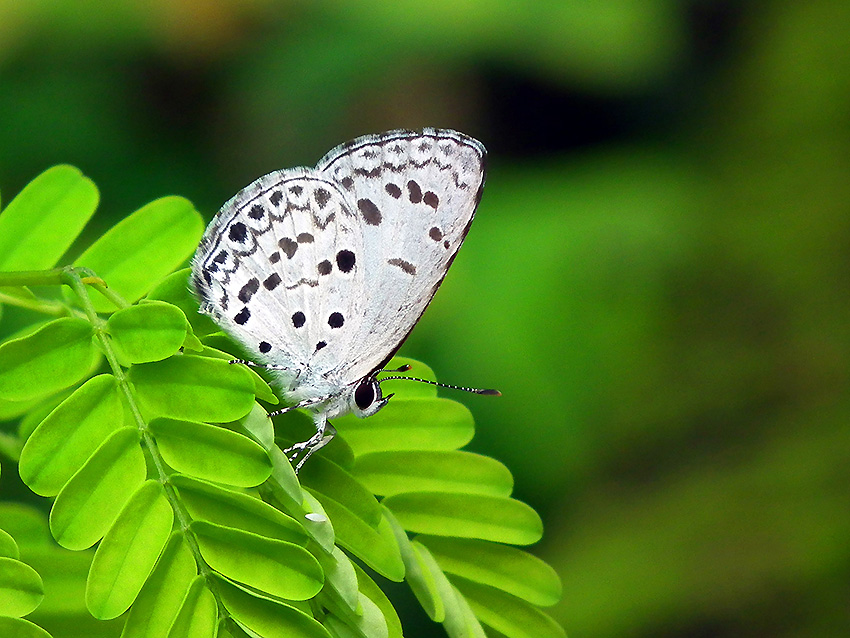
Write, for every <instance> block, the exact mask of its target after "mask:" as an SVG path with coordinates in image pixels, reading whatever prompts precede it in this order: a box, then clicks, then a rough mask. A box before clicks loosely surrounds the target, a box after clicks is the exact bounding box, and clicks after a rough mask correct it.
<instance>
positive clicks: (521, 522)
mask: <svg viewBox="0 0 850 638" xmlns="http://www.w3.org/2000/svg"><path fill="white" fill-rule="evenodd" d="M383 503H384V505H386V506H387V507H388V508H389V509H390V510H392V512H393V514H394V515H395V516H396V518H397V519H398V520H399V522H400V523H401V525H402V527H404V529H406V530H408V531H411V532H416V533H419V534H432V535H434V536H458V537H461V538H480V539H483V540H489V541H494V542H497V543H510V544H512V545H530V544H531V543H536V542H537V541H538V540H540V537H541V536H542V535H543V522H542V521H541V520H540V516H539V515H538V514H537V512H535V511H534V510H533V509H532V508H531V507H529V506H528V505H526V504H525V503H522V502H520V501H517V500H515V499H512V498H504V497H498V496H483V495H480V494H451V493H447V492H412V493H409V494H396V495H394V496H388V497H387V498H385V499H384V501H383Z"/></svg>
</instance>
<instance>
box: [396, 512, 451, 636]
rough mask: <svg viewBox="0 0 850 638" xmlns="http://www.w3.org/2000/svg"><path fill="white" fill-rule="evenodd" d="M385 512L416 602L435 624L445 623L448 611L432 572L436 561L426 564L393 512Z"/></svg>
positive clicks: (405, 578)
mask: <svg viewBox="0 0 850 638" xmlns="http://www.w3.org/2000/svg"><path fill="white" fill-rule="evenodd" d="M383 511H384V516H386V518H387V521H389V523H390V525H391V526H392V530H393V534H395V538H396V542H398V547H399V550H400V552H401V558H402V560H403V561H404V580H405V581H406V582H407V584H408V586H410V590H411V591H412V592H413V595H414V596H416V600H418V601H419V604H420V605H421V606H422V609H423V610H424V611H425V613H426V614H428V617H429V618H430V619H431V620H433V621H434V622H443V620H444V619H445V617H446V610H445V608H444V607H443V601H442V599H441V598H440V596H439V592H438V591H437V586H436V583H435V582H434V577H433V575H432V573H431V570H432V569H433V568H434V567H436V561H434V560H433V558H431V559H430V560H431V562H430V563H426V562H425V559H424V558H423V557H422V554H421V553H420V552H419V550H418V549H417V544H416V543H411V542H410V539H409V538H408V537H407V533H406V532H405V531H404V530H403V529H402V527H401V525H400V524H399V522H398V521H397V520H396V519H395V516H393V515H392V512H390V511H389V510H388V509H387V508H386V507H384V508H383ZM426 552H427V550H426ZM429 558H430V555H429Z"/></svg>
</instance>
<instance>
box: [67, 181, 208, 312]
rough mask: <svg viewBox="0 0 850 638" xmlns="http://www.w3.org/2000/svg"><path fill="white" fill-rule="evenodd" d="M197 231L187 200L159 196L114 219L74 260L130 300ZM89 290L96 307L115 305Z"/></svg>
mask: <svg viewBox="0 0 850 638" xmlns="http://www.w3.org/2000/svg"><path fill="white" fill-rule="evenodd" d="M203 230H204V225H203V220H202V219H201V216H200V214H199V213H198V212H197V211H196V210H195V207H194V206H192V203H191V202H189V201H188V200H186V199H184V198H182V197H173V196H171V197H162V198H160V199H157V200H155V201H153V202H151V203H149V204H146V205H145V206H143V207H142V208H140V209H139V210H137V211H135V212H134V213H132V214H131V215H129V216H128V217H125V218H124V219H122V220H121V221H120V222H118V223H117V224H115V226H113V227H112V228H110V229H109V230H108V231H106V233H105V234H104V235H103V236H101V237H100V238H99V239H98V240H97V241H95V242H94V243H93V244H92V245H91V246H89V247H88V249H86V251H85V252H84V253H83V254H82V255H80V257H79V259H77V261H76V262H74V265H75V266H85V267H87V268H91V269H92V270H93V271H94V272H95V273H97V275H98V276H99V277H101V278H102V279H103V280H104V281H106V282H108V283H109V287H110V288H111V289H113V290H114V291H115V292H116V293H118V294H119V295H121V296H122V297H123V298H124V299H126V300H127V301H128V302H130V303H133V302H134V301H137V300H138V299H141V298H142V296H144V294H145V293H147V292H148V291H149V290H150V289H151V288H152V287H153V286H154V284H156V283H158V282H159V281H160V280H161V279H163V278H164V277H165V276H166V275H168V274H169V273H171V272H172V271H173V270H174V269H175V268H177V267H178V266H180V265H181V264H182V263H183V262H184V261H186V259H188V258H189V257H190V256H191V255H192V253H193V252H194V250H195V248H197V246H198V240H199V239H200V238H201V234H202V233H203ZM90 294H91V298H92V303H93V304H94V307H95V309H96V310H97V311H98V312H111V311H113V310H115V307H114V306H113V304H112V302H110V301H109V300H107V299H106V298H105V297H103V296H102V295H101V294H100V293H98V292H97V291H94V290H92V291H91V292H90Z"/></svg>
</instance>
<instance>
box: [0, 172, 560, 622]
mask: <svg viewBox="0 0 850 638" xmlns="http://www.w3.org/2000/svg"><path fill="white" fill-rule="evenodd" d="M97 201H98V194H97V190H96V188H95V186H94V185H93V184H92V183H91V181H89V180H88V179H87V178H85V177H84V176H83V175H82V174H81V173H80V172H79V171H78V170H76V169H74V168H72V167H69V166H57V167H54V168H51V169H49V170H48V171H46V172H45V173H43V174H42V175H40V176H39V177H37V178H36V179H35V180H34V181H33V182H32V183H30V184H29V185H28V186H27V187H26V188H25V189H24V190H23V191H22V192H21V193H20V194H19V195H18V196H17V197H16V198H15V199H14V200H13V201H12V202H11V203H10V204H9V205H8V207H7V208H6V209H5V210H4V211H3V212H2V214H0V304H5V305H9V306H18V307H23V308H28V309H30V310H34V311H36V312H37V313H39V314H38V316H42V317H44V318H45V319H44V320H43V321H38V322H34V323H32V324H31V325H27V326H26V327H25V328H23V329H22V330H20V331H19V332H18V333H16V334H14V335H11V336H10V337H9V338H7V339H6V340H5V341H3V342H2V344H0V421H6V422H9V423H12V422H17V423H18V424H19V425H18V428H17V431H9V430H8V429H7V431H6V432H5V433H0V434H2V437H3V438H2V439H0V452H3V453H5V456H6V457H8V458H9V459H10V460H12V461H18V470H19V474H20V478H21V479H22V480H23V482H24V483H25V484H26V485H27V486H28V487H29V489H31V490H32V491H33V492H34V493H35V494H38V495H40V496H43V497H48V498H50V499H53V500H52V505H51V508H50V515H49V520H48V523H49V530H50V535H51V536H52V538H53V539H55V542H56V543H58V545H59V546H61V547H62V548H65V549H64V550H62V549H60V548H58V547H56V546H55V545H52V544H51V545H50V546H49V547H48V546H47V540H46V539H43V540H40V541H39V542H38V544H37V547H38V549H37V551H36V550H35V549H34V550H33V556H34V557H36V558H35V560H36V562H37V561H38V557H41V560H42V565H41V569H42V571H44V570H47V572H49V571H50V570H51V568H52V565H51V563H58V564H59V565H62V561H63V560H65V559H67V558H68V556H69V555H71V556H76V555H79V556H81V557H82V561H83V566H84V568H85V569H87V576H86V578H85V586H84V590H82V588H80V590H79V591H77V592H76V593H77V597H78V598H84V601H83V600H72V601H67V604H68V609H79V608H81V607H82V605H83V603H84V604H85V607H86V608H87V609H88V612H89V613H90V614H91V615H92V616H93V617H94V618H95V619H99V620H102V621H109V620H110V619H116V618H119V617H121V618H120V619H119V620H118V621H116V622H119V623H122V627H123V629H122V633H121V635H122V636H123V637H125V638H142V637H149V638H163V637H169V638H183V637H193V638H194V637H198V638H202V637H203V638H208V637H209V638H211V637H213V636H216V635H219V636H226V635H229V636H233V637H234V638H236V637H243V636H251V637H256V636H260V637H262V638H277V637H281V638H283V637H286V638H329V637H338V638H347V637H353V636H359V637H361V638H390V637H393V638H397V637H400V636H402V623H401V621H400V620H399V618H398V616H397V614H396V611H395V609H394V607H393V605H392V603H391V602H390V601H389V600H388V598H387V597H386V596H385V594H384V593H383V591H382V589H381V587H380V586H379V584H378V582H377V581H378V580H380V578H385V579H388V580H390V581H398V582H400V581H406V582H407V583H408V584H409V586H410V588H411V589H412V591H413V593H414V594H415V596H416V598H417V599H418V600H419V602H420V603H421V605H422V607H423V609H424V610H425V612H426V613H427V614H428V616H430V617H431V618H432V619H433V620H434V621H436V622H439V623H442V624H443V626H444V627H445V631H446V633H447V634H448V635H449V636H450V637H451V638H461V637H470V638H477V637H480V636H485V635H486V633H485V630H484V629H483V628H482V624H483V625H486V626H488V627H490V628H492V629H494V630H496V632H499V633H500V634H504V635H506V636H509V637H511V638H548V637H550V636H551V637H557V636H563V631H562V630H561V628H560V627H559V626H557V625H556V624H555V623H554V622H553V621H552V620H551V619H550V618H549V617H548V616H547V615H546V614H544V613H543V612H542V611H540V609H539V607H540V606H547V605H551V604H554V603H555V602H556V601H557V599H558V597H559V596H560V583H559V581H558V578H557V576H556V575H555V573H554V572H553V570H552V569H551V568H550V567H548V566H547V565H546V564H545V563H543V562H542V561H540V560H539V559H537V558H535V557H533V556H532V555H530V554H528V553H526V552H524V551H522V550H520V549H518V548H516V547H515V546H516V545H528V544H530V543H534V542H536V541H537V540H539V538H540V537H541V534H542V524H541V521H540V518H539V517H538V515H537V514H536V513H535V512H534V511H533V510H532V509H531V508H530V507H528V506H527V505H525V504H523V503H521V502H519V501H517V500H515V499H512V498H511V497H510V494H511V491H512V487H513V479H512V477H511V475H510V472H509V471H508V470H507V468H505V467H504V466H503V465H501V464H500V463H498V462H497V461H494V460H493V459H489V458H486V457H483V456H479V455H476V454H472V453H469V452H464V451H461V450H460V448H461V447H463V446H464V445H466V444H467V443H468V442H469V441H470V439H471V438H472V435H473V429H474V424H473V420H472V416H471V415H470V413H469V411H468V410H467V409H466V408H464V406H463V405H461V404H459V403H456V402H454V401H451V400H448V399H444V398H440V397H438V396H437V395H436V389H435V388H433V387H432V386H426V385H424V384H423V385H421V386H420V385H415V384H403V385H401V384H400V382H398V381H390V382H387V386H390V385H393V384H395V387H387V388H386V391H387V392H393V391H395V392H397V394H398V396H396V398H394V399H393V400H392V401H391V402H390V403H389V405H388V406H387V407H386V408H385V409H384V410H383V411H381V412H380V413H378V414H377V415H375V416H373V417H370V418H368V419H364V420H358V419H356V418H353V417H351V416H349V417H344V418H341V419H338V420H337V421H336V422H335V425H336V426H337V428H338V429H339V432H340V434H339V436H338V437H337V439H336V440H335V441H334V443H333V444H332V445H331V446H328V447H327V448H325V449H324V450H322V453H321V454H318V455H316V456H315V457H314V458H312V459H311V460H310V462H309V463H307V464H306V466H305V468H304V471H303V472H302V474H301V475H300V476H299V477H296V475H295V473H294V472H293V470H292V467H291V465H290V463H289V462H288V461H287V459H286V458H285V456H284V455H283V453H282V452H281V448H282V447H285V446H286V445H287V444H288V443H289V442H291V441H292V440H295V439H297V438H298V437H299V436H301V435H307V434H309V430H310V429H311V428H312V421H311V420H310V419H309V418H307V417H306V416H305V415H303V414H300V413H297V412H295V413H288V414H286V415H284V416H282V417H279V418H278V419H277V420H276V422H275V423H272V421H271V419H269V417H268V414H267V410H266V407H265V406H267V405H274V404H276V403H277V399H276V397H275V395H274V393H273V392H272V390H271V388H270V387H269V386H268V384H267V383H266V380H264V379H263V378H262V377H261V376H260V375H259V374H257V373H256V372H255V371H254V370H253V369H250V368H247V367H244V366H238V365H230V364H229V363H228V361H229V360H230V359H232V358H234V356H238V355H239V354H240V353H239V352H238V347H237V346H236V344H233V343H232V342H231V341H230V340H229V339H228V338H227V337H226V336H225V335H224V334H222V333H221V332H220V331H219V330H218V328H217V326H215V325H214V324H213V323H211V322H210V321H209V320H208V319H207V318H206V317H203V316H201V315H199V314H198V313H197V303H196V302H195V300H194V299H193V298H192V296H191V294H190V293H189V288H188V284H187V275H188V272H187V270H185V269H184V270H175V269H177V268H179V267H180V266H181V265H182V264H184V263H185V262H186V260H187V259H188V258H189V256H190V255H191V254H192V252H193V251H194V249H195V246H196V245H197V242H198V240H199V238H200V235H201V232H202V230H203V223H202V220H201V217H200V215H199V214H198V213H197V211H195V210H194V208H193V207H192V205H191V204H190V203H189V202H188V201H186V200H184V199H182V198H178V197H166V198H162V199H159V200H156V201H154V202H152V203H150V204H148V205H146V206H144V207H143V208H141V209H139V210H138V211H136V212H134V213H132V214H131V215H129V216H128V217H127V218H125V219H124V220H122V221H121V222H119V223H118V224H116V225H115V226H114V227H113V228H111V229H110V230H109V231H107V232H106V233H105V234H104V235H103V236H101V237H100V238H98V239H97V240H96V241H94V242H93V243H92V244H91V245H90V246H88V248H86V250H85V251H84V252H83V253H82V254H81V255H80V256H79V258H77V259H76V260H75V261H74V263H73V264H72V265H70V266H67V267H63V268H53V267H54V265H55V264H56V263H57V261H58V260H59V259H60V258H61V257H62V256H63V255H64V254H65V253H66V252H67V250H68V249H69V248H70V246H71V245H72V243H73V242H74V240H75V239H76V238H77V236H78V234H79V233H80V232H81V230H82V229H83V227H84V226H85V224H86V222H87V221H88V219H89V218H90V217H91V215H92V214H93V213H94V210H95V208H96V206H97ZM51 268H52V270H51ZM37 286H38V287H37ZM45 286H46V287H47V288H45ZM50 286H53V288H51V287H50ZM59 286H62V287H63V293H62V294H61V295H56V294H44V293H43V291H45V290H46V291H48V292H49V291H51V290H56V289H57V288H58V287H59ZM0 307H2V305H0ZM403 363H411V364H412V365H413V366H414V368H415V371H416V373H417V374H419V375H420V376H422V377H423V378H428V379H433V374H432V372H431V371H430V370H429V369H428V368H427V367H426V366H424V365H423V364H420V363H417V362H410V361H407V360H404V359H397V360H396V361H394V362H393V363H392V364H391V365H393V366H396V365H401V364H403ZM299 479H300V481H299ZM33 516H34V517H35V519H36V521H37V522H36V523H35V526H36V527H38V526H41V527H40V528H39V529H38V530H36V531H33V528H32V526H31V527H30V528H29V529H28V528H27V525H22V524H21V521H22V520H30V519H31V518H32V517H33ZM4 521H5V522H6V523H8V524H9V525H11V526H13V527H15V526H17V528H18V529H19V531H20V532H21V533H23V534H26V533H27V532H28V531H29V532H31V535H32V536H34V537H37V538H42V537H46V533H44V530H43V529H42V528H43V521H42V520H41V519H40V518H39V515H38V514H34V513H33V511H31V510H26V511H24V512H23V513H22V510H21V508H20V507H17V506H16V507H12V506H5V505H2V504H0V527H2V526H3V525H4ZM39 521H40V522H39ZM94 547H96V549H95V550H94V551H93V552H92V550H91V549H90V548H94ZM68 550H70V551H68ZM51 552H52V553H51ZM57 553H58V554H59V555H61V556H62V557H63V558H62V559H59V558H58V555H57ZM45 556H50V557H51V558H50V559H49V560H48V559H46V558H45ZM18 558H19V557H18V554H17V546H16V545H15V542H14V540H12V538H11V537H10V536H9V535H8V534H5V533H0V615H4V616H8V618H0V634H2V635H4V636H5V635H15V636H32V637H36V636H45V635H48V634H47V633H46V632H45V631H44V630H43V629H41V628H39V627H37V626H36V625H35V624H32V623H30V622H29V621H27V620H23V619H21V618H20V616H23V615H26V614H28V613H30V612H32V611H33V610H34V609H35V608H36V606H38V604H39V602H40V600H41V596H42V593H41V580H40V578H39V576H38V574H37V573H36V572H35V571H34V570H33V569H32V568H31V567H29V566H28V565H27V564H25V563H23V562H21V561H20V560H18ZM352 559H356V560H352ZM75 569H76V571H74V569H71V570H70V571H69V572H68V573H71V574H74V573H81V571H82V570H80V569H79V561H78V562H77V567H76V568H75ZM45 573H46V572H45ZM376 575H378V576H379V577H380V578H379V577H378V576H376ZM7 592H10V593H7ZM54 613H55V610H54ZM4 623H6V624H4ZM13 624H14V631H15V632H17V633H13V631H12V629H11V627H12V625H13ZM104 624H105V625H108V623H104ZM7 625H8V627H7ZM57 626H61V625H57ZM110 626H111V625H110ZM6 629H9V631H8V632H7V631H6ZM55 631H56V632H57V638H59V631H60V630H59V629H57V630H55ZM63 635H68V634H63ZM92 635H93V634H92ZM112 635H114V633H113V634H112Z"/></svg>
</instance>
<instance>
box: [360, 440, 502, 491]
mask: <svg viewBox="0 0 850 638" xmlns="http://www.w3.org/2000/svg"><path fill="white" fill-rule="evenodd" d="M352 473H353V474H354V476H355V477H356V478H357V479H359V480H360V481H362V482H363V484H364V485H366V487H368V488H369V489H370V490H371V491H372V492H373V493H374V494H381V495H383V496H389V495H392V494H400V493H403V492H457V493H460V494H489V495H491V496H510V494H511V492H512V491H513V484H514V481H513V477H512V476H511V473H510V471H509V470H508V468H506V467H505V466H504V465H502V464H501V463H499V462H498V461H496V460H495V459H491V458H490V457H487V456H481V455H480V454H473V453H472V452H464V451H460V450H451V451H401V452H371V453H369V454H364V455H363V456H360V457H358V458H357V460H356V462H355V465H354V470H353V472H352Z"/></svg>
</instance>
